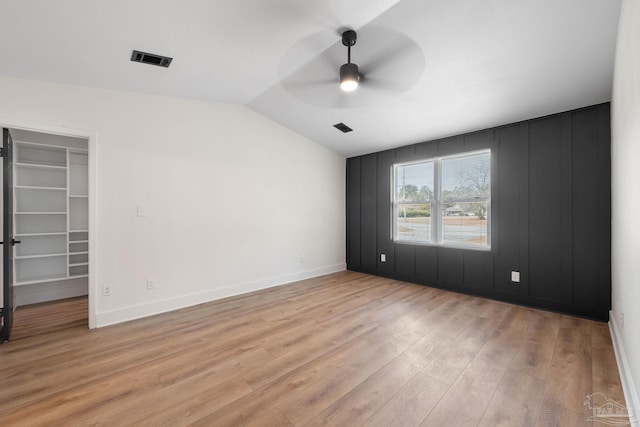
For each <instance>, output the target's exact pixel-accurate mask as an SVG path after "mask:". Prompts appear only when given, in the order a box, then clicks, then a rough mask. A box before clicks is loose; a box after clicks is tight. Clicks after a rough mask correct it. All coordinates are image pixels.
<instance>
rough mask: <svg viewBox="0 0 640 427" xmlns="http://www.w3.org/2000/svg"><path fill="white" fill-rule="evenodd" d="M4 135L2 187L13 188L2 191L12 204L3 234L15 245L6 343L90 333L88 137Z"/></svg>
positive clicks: (7, 289) (7, 277)
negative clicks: (72, 330) (58, 332)
mask: <svg viewBox="0 0 640 427" xmlns="http://www.w3.org/2000/svg"><path fill="white" fill-rule="evenodd" d="M6 133H8V134H9V136H10V140H12V149H11V150H9V151H8V153H9V154H10V155H11V157H12V158H11V159H5V162H4V163H3V169H5V170H3V177H4V179H3V183H6V182H7V181H9V182H10V181H12V183H11V184H12V186H11V188H9V189H7V188H6V187H7V186H6V185H5V197H4V199H3V201H4V200H10V202H12V203H8V205H9V206H8V209H7V206H5V205H7V204H6V203H3V208H2V212H3V217H4V221H3V235H5V236H10V240H11V243H13V245H7V244H3V265H2V268H3V271H4V274H3V289H4V292H3V298H2V299H3V300H2V307H3V313H2V314H3V316H2V317H3V323H2V328H3V329H2V336H3V341H6V340H10V339H11V337H12V331H13V332H16V333H17V334H18V335H20V334H25V333H27V334H33V333H34V331H36V332H38V333H46V331H47V328H54V329H55V328H60V327H63V326H64V325H65V324H66V323H65V322H68V323H69V324H71V323H73V324H75V325H76V326H77V324H78V322H81V323H84V324H85V325H87V326H89V325H90V323H91V322H90V321H89V320H90V319H91V316H90V311H91V310H90V306H91V304H90V302H89V298H90V294H91V292H90V286H89V285H90V282H91V281H90V280H89V278H90V271H91V267H92V266H91V263H90V258H91V257H90V254H91V250H90V247H91V244H90V243H91V240H92V235H91V234H92V233H90V232H89V223H90V220H89V210H90V209H89V206H90V203H89V201H90V194H89V193H90V191H89V189H90V185H89V181H90V179H89V168H90V166H89V163H90V162H89V157H90V156H89V150H90V138H89V137H87V136H72V135H62V134H57V133H48V132H42V131H34V130H25V129H20V128H13V127H5V128H3V134H6ZM7 160H11V161H7ZM8 164H9V165H10V166H9V168H11V171H9V170H6V169H7V166H6V165H8ZM11 193H12V194H11ZM7 194H9V196H8V198H7ZM11 205H12V206H11ZM11 208H12V209H11ZM6 225H8V227H10V228H11V230H5V229H4V228H5V227H6ZM5 240H6V239H5ZM8 251H11V252H8ZM6 263H8V264H10V265H5V264H6ZM11 270H12V271H11ZM7 272H9V274H7ZM11 273H12V274H11ZM11 276H13V280H11ZM22 310H25V311H22ZM79 310H80V312H79ZM23 313H25V314H23ZM21 319H22V320H21ZM27 319H28V320H27ZM20 322H23V323H20ZM26 331H28V332H26ZM15 338H18V336H17V335H16V336H15Z"/></svg>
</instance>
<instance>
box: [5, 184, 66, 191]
mask: <svg viewBox="0 0 640 427" xmlns="http://www.w3.org/2000/svg"><path fill="white" fill-rule="evenodd" d="M15 188H17V189H18V190H53V191H67V189H66V188H64V187H36V186H35V185H16V186H15Z"/></svg>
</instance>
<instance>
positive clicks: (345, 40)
mask: <svg viewBox="0 0 640 427" xmlns="http://www.w3.org/2000/svg"><path fill="white" fill-rule="evenodd" d="M357 39H358V35H357V34H356V32H355V31H353V30H347V31H345V32H344V33H342V44H343V45H345V46H347V47H351V46H353V45H355V44H356V40H357Z"/></svg>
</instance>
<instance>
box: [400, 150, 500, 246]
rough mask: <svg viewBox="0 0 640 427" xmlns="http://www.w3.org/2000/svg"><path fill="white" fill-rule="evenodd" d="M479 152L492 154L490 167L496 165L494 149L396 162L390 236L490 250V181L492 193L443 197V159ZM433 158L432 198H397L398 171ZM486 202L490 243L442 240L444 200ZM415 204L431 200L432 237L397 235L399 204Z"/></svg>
mask: <svg viewBox="0 0 640 427" xmlns="http://www.w3.org/2000/svg"><path fill="white" fill-rule="evenodd" d="M478 154H489V168H490V172H489V173H491V169H492V168H493V156H492V154H491V149H485V150H476V151H469V152H465V153H456V154H452V155H446V156H439V157H432V158H428V159H422V160H417V161H411V162H403V163H396V164H394V165H393V166H392V168H391V217H392V221H391V223H392V227H391V239H392V240H393V241H394V242H396V243H401V244H410V245H421V246H442V247H452V248H460V249H469V250H484V251H490V250H491V187H492V186H491V185H490V190H489V193H490V194H489V197H471V198H449V199H444V198H443V196H442V161H443V160H450V159H456V158H464V157H471V156H475V155H478ZM429 162H433V174H434V181H433V182H434V188H433V195H434V197H433V200H431V201H427V202H405V201H398V200H397V195H396V188H397V185H396V179H397V175H398V168H399V167H402V166H409V165H416V164H421V163H429ZM477 202H486V203H487V244H486V245H471V244H460V243H458V244H456V243H455V242H445V241H444V240H443V234H444V232H443V216H444V215H443V212H442V206H443V204H445V203H477ZM416 204H424V205H427V204H430V205H431V236H430V237H431V240H430V241H420V240H409V239H402V238H400V237H399V236H398V216H397V215H396V212H397V207H398V206H400V205H416Z"/></svg>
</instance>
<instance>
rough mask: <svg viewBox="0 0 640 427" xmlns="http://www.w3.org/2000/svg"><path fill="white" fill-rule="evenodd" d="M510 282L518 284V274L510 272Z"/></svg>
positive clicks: (517, 272)
mask: <svg viewBox="0 0 640 427" xmlns="http://www.w3.org/2000/svg"><path fill="white" fill-rule="evenodd" d="M511 281H512V282H514V283H520V272H519V271H512V272H511Z"/></svg>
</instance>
